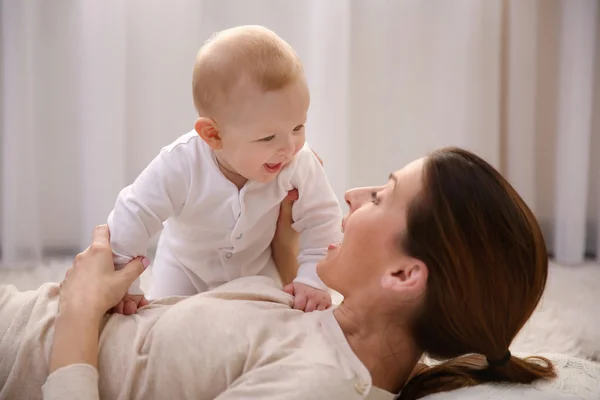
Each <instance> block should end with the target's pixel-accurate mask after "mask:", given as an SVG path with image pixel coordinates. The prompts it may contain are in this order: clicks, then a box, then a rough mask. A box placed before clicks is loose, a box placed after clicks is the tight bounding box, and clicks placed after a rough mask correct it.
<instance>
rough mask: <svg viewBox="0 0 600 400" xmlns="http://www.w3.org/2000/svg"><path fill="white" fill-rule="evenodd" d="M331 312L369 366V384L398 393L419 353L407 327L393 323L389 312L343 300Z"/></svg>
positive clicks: (359, 356)
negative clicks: (371, 382)
mask: <svg viewBox="0 0 600 400" xmlns="http://www.w3.org/2000/svg"><path fill="white" fill-rule="evenodd" d="M334 315H335V318H336V320H337V322H338V324H339V325H340V327H341V328H342V331H343V332H344V335H345V336H346V340H348V343H349V344H350V347H351V348H352V350H353V351H354V353H355V354H356V356H357V357H358V358H359V359H360V361H362V363H363V364H364V365H365V367H366V368H367V369H368V370H369V373H370V374H371V379H372V381H373V385H374V386H377V387H378V388H380V389H384V390H387V391H388V392H391V393H398V392H399V391H400V390H401V389H402V388H403V387H404V385H405V384H406V382H407V381H408V378H409V376H410V375H411V373H412V372H413V369H414V368H415V366H416V365H417V362H418V361H419V359H420V358H421V355H422V352H421V351H420V350H419V349H418V347H417V345H416V344H415V342H414V340H413V338H412V337H411V335H410V334H409V331H408V330H407V329H404V328H403V327H402V326H398V325H395V324H394V322H393V321H391V320H390V314H389V313H388V314H385V313H382V312H381V311H379V312H377V310H376V308H375V307H368V306H364V305H355V304H349V303H348V302H347V301H346V300H344V302H343V303H342V304H340V306H339V307H338V308H337V309H335V310H334Z"/></svg>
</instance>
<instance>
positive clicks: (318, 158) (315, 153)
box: [310, 148, 323, 165]
mask: <svg viewBox="0 0 600 400" xmlns="http://www.w3.org/2000/svg"><path fill="white" fill-rule="evenodd" d="M310 150H311V151H312V152H313V154H314V155H315V157H317V160H319V162H320V163H321V165H323V160H321V157H319V155H318V154H317V152H316V151H314V150H313V149H312V148H311V149H310Z"/></svg>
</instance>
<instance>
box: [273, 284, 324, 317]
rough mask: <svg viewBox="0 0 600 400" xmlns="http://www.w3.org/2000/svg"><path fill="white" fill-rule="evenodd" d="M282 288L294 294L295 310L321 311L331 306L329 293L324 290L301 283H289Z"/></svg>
mask: <svg viewBox="0 0 600 400" xmlns="http://www.w3.org/2000/svg"><path fill="white" fill-rule="evenodd" d="M283 290H284V291H285V292H286V293H289V294H291V295H292V296H294V308H295V309H296V310H303V311H305V312H311V311H314V310H319V311H323V310H326V309H328V308H329V307H331V295H330V294H329V293H327V292H326V291H324V290H320V289H315V288H314V287H311V286H308V285H305V284H303V283H290V284H289V285H286V286H285V287H284V288H283Z"/></svg>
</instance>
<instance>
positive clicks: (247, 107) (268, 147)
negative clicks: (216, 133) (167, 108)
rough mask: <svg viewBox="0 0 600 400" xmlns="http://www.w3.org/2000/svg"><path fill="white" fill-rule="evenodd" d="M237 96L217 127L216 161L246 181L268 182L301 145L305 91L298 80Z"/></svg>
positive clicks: (308, 100) (306, 109)
mask: <svg viewBox="0 0 600 400" xmlns="http://www.w3.org/2000/svg"><path fill="white" fill-rule="evenodd" d="M240 94H241V97H242V98H243V99H244V100H243V101H240V102H239V106H237V107H236V109H235V110H231V111H230V112H229V115H231V116H232V117H231V118H229V120H227V121H225V123H224V124H220V127H219V128H220V136H221V140H222V149H221V150H220V151H219V159H220V161H221V162H222V163H224V164H225V165H224V167H225V168H227V169H229V170H231V171H233V172H235V173H237V174H239V175H242V176H243V177H245V178H246V179H250V180H255V181H258V182H270V181H272V180H274V179H275V178H276V177H277V175H278V174H279V172H280V171H281V170H282V168H284V167H285V166H286V165H287V164H289V163H290V162H291V161H292V160H293V158H294V156H295V155H296V153H298V151H299V150H300V149H301V148H302V147H303V146H304V141H305V137H304V123H305V122H306V113H307V111H308V106H309V102H310V99H309V93H308V88H307V86H306V83H305V82H304V81H303V80H300V81H298V82H296V83H292V84H291V85H288V86H287V87H285V88H283V89H281V90H278V91H272V92H263V91H259V90H258V89H250V90H246V91H245V93H241V92H240Z"/></svg>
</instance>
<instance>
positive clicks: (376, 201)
mask: <svg viewBox="0 0 600 400" xmlns="http://www.w3.org/2000/svg"><path fill="white" fill-rule="evenodd" d="M371 201H372V202H373V204H379V198H378V197H377V192H371Z"/></svg>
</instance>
